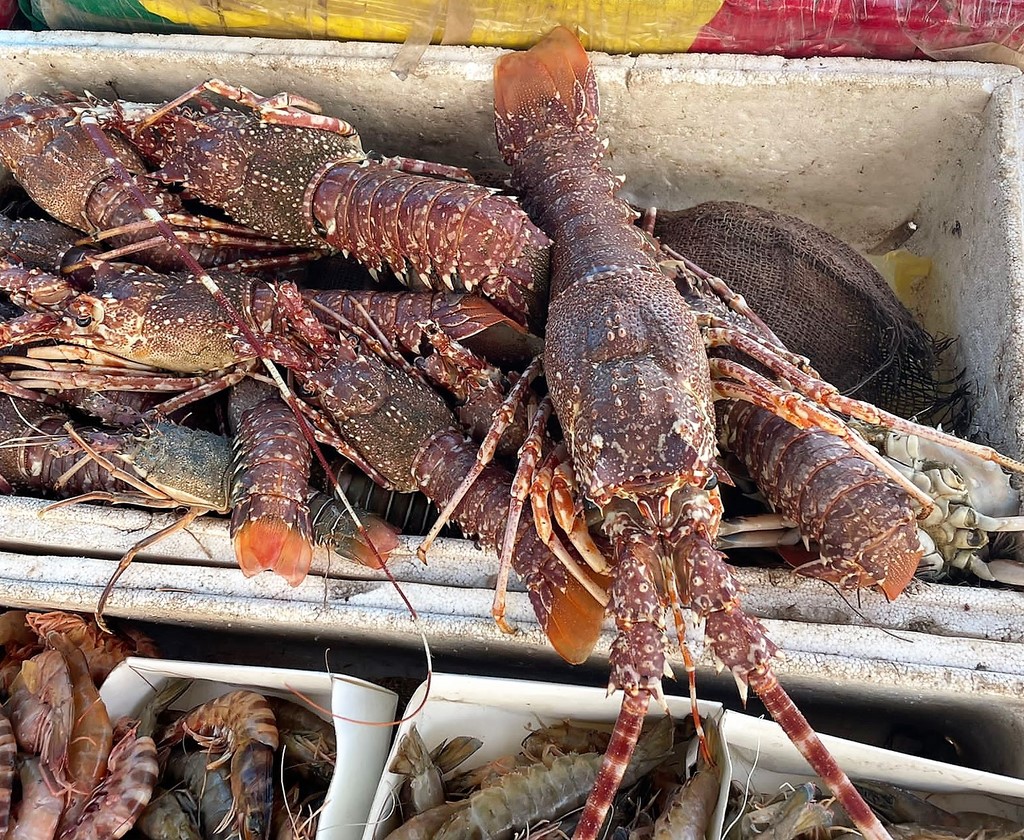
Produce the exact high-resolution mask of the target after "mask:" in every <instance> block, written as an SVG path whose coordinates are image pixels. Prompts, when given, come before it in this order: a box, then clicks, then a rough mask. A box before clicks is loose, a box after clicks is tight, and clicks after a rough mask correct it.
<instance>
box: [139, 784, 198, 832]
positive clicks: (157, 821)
mask: <svg viewBox="0 0 1024 840" xmlns="http://www.w3.org/2000/svg"><path fill="white" fill-rule="evenodd" d="M195 812H196V806H195V803H194V802H193V801H192V797H191V796H190V795H189V794H188V792H187V791H183V790H164V789H162V788H157V789H156V790H155V791H154V792H153V798H152V799H151V800H150V801H149V804H148V805H147V806H146V808H145V810H144V811H143V812H142V813H141V814H140V815H139V819H138V822H136V823H135V828H136V829H138V830H139V831H141V832H142V833H143V834H145V835H146V837H148V838H149V839H150V840H203V836H202V835H201V834H200V833H199V826H198V825H197V824H196V813H195Z"/></svg>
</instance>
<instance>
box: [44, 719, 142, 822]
mask: <svg viewBox="0 0 1024 840" xmlns="http://www.w3.org/2000/svg"><path fill="white" fill-rule="evenodd" d="M159 775H160V768H159V766H158V764H157V758H156V744H155V743H153V739H152V738H150V737H149V736H148V735H143V736H141V737H139V736H137V735H136V733H135V732H134V731H132V732H129V733H128V734H127V735H125V736H124V737H123V738H122V739H121V740H120V741H119V742H118V743H117V746H115V747H114V749H113V750H111V753H110V758H109V759H108V761H107V777H106V778H105V779H104V780H103V782H102V783H101V784H100V786H99V787H97V788H96V790H95V792H94V793H93V796H92V798H91V799H90V800H89V802H88V803H86V805H85V808H84V809H83V810H82V816H81V817H80V818H79V819H78V822H77V823H74V824H72V825H70V826H68V827H67V828H66V829H65V830H64V831H63V832H62V833H61V834H60V840H117V838H119V837H123V836H124V835H125V834H127V833H128V830H129V829H130V828H131V827H132V826H133V825H135V821H136V820H137V819H138V818H139V814H141V813H142V811H143V809H144V808H145V807H146V806H147V805H148V804H149V800H150V798H151V797H152V795H153V788H154V786H155V785H156V782H157V779H158V777H159Z"/></svg>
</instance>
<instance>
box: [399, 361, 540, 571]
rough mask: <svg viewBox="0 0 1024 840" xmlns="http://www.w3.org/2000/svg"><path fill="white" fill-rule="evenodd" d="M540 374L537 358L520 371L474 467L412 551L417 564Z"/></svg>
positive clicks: (486, 463)
mask: <svg viewBox="0 0 1024 840" xmlns="http://www.w3.org/2000/svg"><path fill="white" fill-rule="evenodd" d="M540 370H541V359H540V356H538V357H537V358H535V359H534V360H533V361H532V362H530V365H529V367H527V368H526V370H525V371H523V375H522V376H520V377H519V379H517V380H516V383H515V385H513V386H512V387H511V388H510V389H509V392H508V396H507V397H505V401H504V402H503V403H502V404H501V407H500V408H499V409H498V411H497V413H496V414H495V417H494V422H493V423H492V424H491V429H490V431H488V433H487V435H486V436H485V437H484V440H483V443H481V444H480V449H479V450H477V463H476V466H475V467H474V468H473V469H472V470H470V472H468V473H467V474H466V477H465V478H464V479H463V480H462V483H461V484H460V485H459V486H458V488H457V489H456V491H455V493H453V494H452V497H451V498H450V499H449V500H448V503H447V504H446V505H445V506H444V508H442V509H441V515H440V516H438V518H437V522H435V523H434V527H433V528H431V529H430V533H429V534H427V536H426V537H424V538H423V542H421V543H420V545H419V548H417V549H416V554H417V556H418V557H419V558H420V560H421V561H423V562H426V557H427V551H428V550H429V549H430V546H431V544H432V543H433V542H434V540H435V539H436V537H437V535H438V534H439V533H440V532H441V528H443V527H444V524H445V523H446V522H447V521H448V520H449V519H450V518H451V516H452V513H453V512H454V511H455V508H457V507H458V506H459V502H461V501H462V499H463V498H464V497H465V495H466V493H468V492H469V488H470V487H472V486H473V482H474V481H476V480H477V478H479V476H480V474H481V473H482V472H483V471H484V468H485V467H486V466H487V465H488V464H489V463H490V462H491V461H492V460H493V459H494V452H495V450H496V449H497V448H498V442H499V441H500V440H501V436H502V434H503V433H504V431H505V429H507V428H508V426H509V424H511V422H512V420H513V419H514V418H515V411H516V406H517V405H518V404H519V401H520V400H521V399H522V398H523V395H524V394H525V393H526V389H527V388H528V387H529V386H530V383H532V382H533V380H534V379H535V378H536V377H537V375H538V374H539V373H540Z"/></svg>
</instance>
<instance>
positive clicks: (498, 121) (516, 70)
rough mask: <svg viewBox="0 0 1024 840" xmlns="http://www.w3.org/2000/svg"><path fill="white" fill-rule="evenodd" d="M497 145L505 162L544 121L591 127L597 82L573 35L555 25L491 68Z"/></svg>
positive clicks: (594, 127)
mask: <svg viewBox="0 0 1024 840" xmlns="http://www.w3.org/2000/svg"><path fill="white" fill-rule="evenodd" d="M494 113H495V127H496V130H497V135H498V148H499V149H500V150H501V153H502V155H503V157H504V158H505V162H506V163H511V162H512V159H514V158H515V156H516V154H517V152H518V151H519V150H520V149H521V148H522V147H523V146H524V145H525V144H526V143H527V142H529V140H530V139H532V136H533V134H534V132H535V131H536V130H537V129H538V128H540V127H542V126H545V125H561V126H566V125H569V126H572V125H575V126H577V127H578V128H580V127H582V128H583V130H584V131H586V132H587V133H593V132H594V131H596V130H597V113H598V96H597V83H596V81H595V80H594V71H593V69H592V68H591V66H590V60H589V59H588V58H587V53H586V51H585V50H584V49H583V45H582V44H581V43H580V41H579V39H578V38H577V37H576V36H575V35H573V33H572V32H570V31H569V30H568V29H566V28H565V27H564V26H559V27H558V28H557V29H555V30H553V31H552V32H551V33H550V34H549V35H547V36H546V37H545V38H544V39H543V40H542V41H540V42H539V43H537V44H535V45H534V46H533V47H532V48H530V49H529V50H528V51H527V52H525V53H512V54H510V55H505V56H502V57H501V58H500V59H498V62H497V64H496V65H495V67H494Z"/></svg>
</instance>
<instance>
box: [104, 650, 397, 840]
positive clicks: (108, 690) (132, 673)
mask: <svg viewBox="0 0 1024 840" xmlns="http://www.w3.org/2000/svg"><path fill="white" fill-rule="evenodd" d="M178 677H184V678H189V679H193V680H195V681H196V683H195V684H194V685H193V686H191V687H190V688H189V689H188V691H187V692H186V693H185V694H184V695H182V697H181V698H179V699H178V700H177V701H175V704H174V706H173V708H180V709H189V708H192V707H193V706H194V705H196V704H198V703H203V702H206V701H207V700H211V699H213V698H214V697H219V696H220V695H222V694H224V693H225V692H226V691H232V690H235V689H239V688H247V689H252V690H255V691H258V692H267V693H271V694H274V695H276V696H279V697H283V698H284V699H287V700H291V701H292V702H295V703H299V704H300V705H305V706H307V708H310V710H311V711H313V712H314V713H315V714H317V715H319V716H320V717H321V718H323V719H324V720H331V721H332V722H333V724H334V729H335V734H336V736H337V741H338V754H337V760H336V764H335V769H334V775H333V777H332V778H331V783H330V786H329V788H328V791H327V797H326V799H325V801H324V806H323V811H322V812H321V815H320V823H319V827H318V829H317V835H316V836H317V840H355V838H358V837H359V836H360V835H361V834H362V826H363V825H364V824H365V822H366V818H367V814H368V813H369V808H370V803H371V801H372V798H373V793H374V790H375V787H376V784H375V782H376V778H377V776H379V775H380V773H381V772H382V771H383V769H384V766H385V765H384V758H385V756H386V755H387V749H388V744H389V743H390V736H391V730H390V728H389V727H388V726H387V725H386V724H388V723H389V722H390V721H392V720H393V719H394V713H395V710H396V708H397V706H398V695H397V694H395V693H394V692H393V691H390V690H388V689H386V688H382V687H381V686H378V685H374V684H373V683H370V682H367V681H365V680H360V679H355V678H353V677H348V676H345V675H343V674H332V673H326V672H325V673H319V672H314V671H301V670H295V669H287V668H261V667H256V666H248V665H220V664H212V663H208V662H187V661H179V660H170V659H143V658H139V657H129V658H128V659H126V660H125V661H124V662H122V663H121V664H120V665H118V666H117V667H116V668H115V669H114V670H113V671H112V672H111V673H110V675H109V676H108V677H107V679H106V680H105V681H104V683H103V687H102V688H101V689H100V698H101V699H102V700H103V702H104V704H105V705H106V706H107V711H108V712H109V713H110V716H111V719H112V720H117V719H118V718H120V717H122V716H124V715H128V716H131V717H134V716H136V715H137V714H138V712H139V711H140V710H141V708H142V707H143V706H144V705H145V703H146V702H147V701H149V700H151V699H152V698H153V697H154V696H155V695H156V693H157V692H158V691H159V689H160V688H161V687H162V686H163V685H164V684H165V683H166V682H167V681H168V680H171V679H174V678H178ZM310 703H312V704H315V706H310V705H309V704H310ZM317 707H319V708H317ZM325 710H327V711H328V712H329V714H325ZM381 724H384V725H381Z"/></svg>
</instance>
